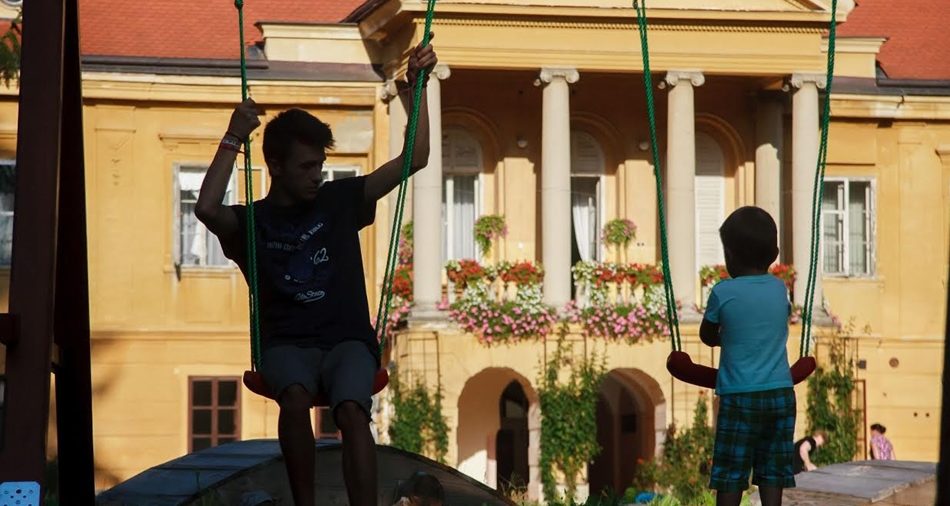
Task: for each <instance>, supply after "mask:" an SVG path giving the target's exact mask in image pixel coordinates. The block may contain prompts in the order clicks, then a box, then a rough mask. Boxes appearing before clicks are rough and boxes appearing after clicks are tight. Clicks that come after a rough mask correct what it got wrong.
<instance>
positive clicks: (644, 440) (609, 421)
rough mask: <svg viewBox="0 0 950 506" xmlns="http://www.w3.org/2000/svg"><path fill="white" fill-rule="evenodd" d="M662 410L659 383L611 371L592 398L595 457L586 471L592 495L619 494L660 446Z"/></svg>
mask: <svg viewBox="0 0 950 506" xmlns="http://www.w3.org/2000/svg"><path fill="white" fill-rule="evenodd" d="M665 413H666V406H665V401H664V399H663V394H662V391H661V390H660V386H659V384H658V383H657V382H656V380H654V379H653V378H652V377H650V376H649V375H647V374H646V373H644V372H642V371H639V370H636V369H615V370H613V371H611V372H610V373H609V374H608V375H607V377H606V378H605V379H604V382H603V384H601V387H600V392H599V393H598V399H597V443H598V444H599V445H600V448H601V452H600V454H599V455H597V457H596V458H595V459H594V461H593V462H592V463H591V464H590V465H589V466H588V469H587V472H588V481H589V483H590V493H591V495H592V496H596V495H600V494H602V493H605V492H608V491H615V492H618V493H622V492H623V491H624V490H625V489H626V488H627V487H629V486H630V485H631V483H632V482H633V476H634V474H635V473H636V470H637V466H638V465H639V463H641V462H643V461H647V460H650V459H651V458H652V457H653V456H654V454H655V453H656V450H657V448H658V447H659V445H660V444H662V438H663V434H664V432H663V431H664V430H665V429H664V428H665V426H666V423H665Z"/></svg>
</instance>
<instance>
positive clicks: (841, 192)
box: [821, 178, 874, 276]
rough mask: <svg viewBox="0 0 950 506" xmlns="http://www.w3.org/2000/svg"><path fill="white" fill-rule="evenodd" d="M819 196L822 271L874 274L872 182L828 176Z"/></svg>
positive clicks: (855, 274) (847, 274)
mask: <svg viewBox="0 0 950 506" xmlns="http://www.w3.org/2000/svg"><path fill="white" fill-rule="evenodd" d="M823 192H824V193H823V195H822V199H821V218H822V224H821V226H822V234H821V235H822V248H823V253H822V256H823V265H822V267H823V268H824V274H826V275H831V276H871V275H873V274H874V182H873V181H871V180H869V179H840V178H835V179H828V180H826V181H825V186H824V188H823Z"/></svg>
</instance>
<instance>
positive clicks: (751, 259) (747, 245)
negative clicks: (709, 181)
mask: <svg viewBox="0 0 950 506" xmlns="http://www.w3.org/2000/svg"><path fill="white" fill-rule="evenodd" d="M719 237H720V239H722V245H723V247H724V248H725V249H727V250H729V252H730V254H731V255H732V257H733V258H734V259H735V260H736V262H738V263H739V264H741V265H742V266H743V267H747V268H753V269H758V270H768V268H769V266H770V265H772V262H774V261H775V259H776V258H777V257H778V227H776V226H775V220H773V219H772V217H771V216H770V215H769V213H767V212H766V211H765V210H764V209H761V208H758V207H753V206H745V207H740V208H739V209H736V210H735V211H733V213H732V214H730V215H729V217H728V218H726V221H724V222H723V223H722V226H721V227H719Z"/></svg>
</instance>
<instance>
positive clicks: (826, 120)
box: [633, 0, 838, 357]
mask: <svg viewBox="0 0 950 506" xmlns="http://www.w3.org/2000/svg"><path fill="white" fill-rule="evenodd" d="M633 7H634V9H636V12H637V25H638V27H639V31H640V45H641V51H642V56H643V76H644V79H643V82H644V86H645V88H646V98H647V116H648V119H649V126H650V143H651V147H652V151H653V172H654V175H655V176H656V178H655V179H656V193H657V209H658V212H659V221H660V249H661V254H662V262H663V288H664V292H665V295H666V307H667V322H668V325H669V327H670V336H671V337H672V344H673V350H674V351H675V350H681V349H682V340H681V338H680V332H679V320H678V318H677V314H676V299H675V297H674V293H673V282H672V279H671V278H670V270H669V244H668V240H667V232H666V218H665V215H664V204H663V185H662V180H661V174H660V157H659V148H658V143H657V134H656V112H655V108H654V103H653V102H654V101H653V87H652V86H651V84H652V75H651V72H650V50H649V45H648V43H647V19H646V0H634V1H633ZM837 12H838V1H837V0H832V2H831V23H830V28H829V33H828V66H827V76H826V79H827V85H826V94H827V97H826V99H825V101H824V104H823V106H822V117H821V143H820V145H819V149H818V160H817V162H816V169H815V182H814V188H813V192H812V209H811V243H810V252H809V253H810V255H809V268H808V281H807V283H806V288H805V305H804V307H803V308H802V336H801V340H800V353H801V356H803V357H804V356H807V355H808V354H809V352H810V348H811V325H812V316H813V306H814V296H815V285H816V281H817V277H818V255H819V250H820V242H819V238H820V235H819V234H820V233H821V200H822V195H823V192H824V180H825V166H826V162H827V157H828V127H829V124H830V120H831V99H830V97H831V85H832V81H833V79H834V67H835V35H836V23H835V20H836V18H837Z"/></svg>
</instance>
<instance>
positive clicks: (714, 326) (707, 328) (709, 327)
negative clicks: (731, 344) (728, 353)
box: [699, 318, 722, 347]
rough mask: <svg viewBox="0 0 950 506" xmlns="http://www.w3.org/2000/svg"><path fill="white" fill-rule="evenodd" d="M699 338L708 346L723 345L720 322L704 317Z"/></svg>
mask: <svg viewBox="0 0 950 506" xmlns="http://www.w3.org/2000/svg"><path fill="white" fill-rule="evenodd" d="M699 339H701V340H702V341H703V343H704V344H706V346H711V347H716V346H721V345H722V339H720V337H719V324H718V323H713V322H711V321H709V320H707V319H705V318H703V323H702V324H700V326H699Z"/></svg>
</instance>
